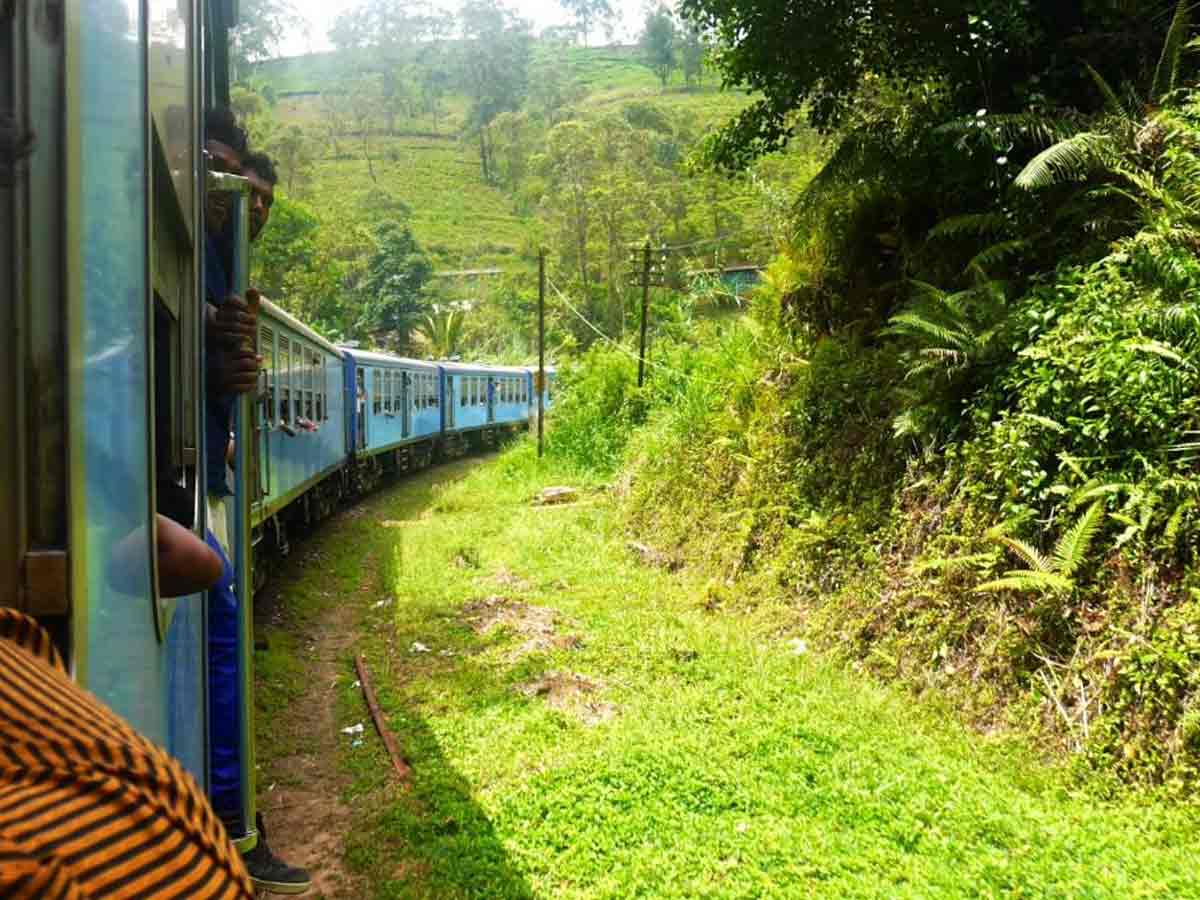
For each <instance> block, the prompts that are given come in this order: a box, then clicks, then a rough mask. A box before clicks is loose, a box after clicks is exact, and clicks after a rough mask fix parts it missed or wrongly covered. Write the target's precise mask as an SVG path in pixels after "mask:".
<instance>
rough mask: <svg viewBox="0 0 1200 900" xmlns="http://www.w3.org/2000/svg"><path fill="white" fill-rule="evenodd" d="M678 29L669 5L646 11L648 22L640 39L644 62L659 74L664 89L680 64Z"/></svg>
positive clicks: (639, 44)
mask: <svg viewBox="0 0 1200 900" xmlns="http://www.w3.org/2000/svg"><path fill="white" fill-rule="evenodd" d="M676 31H677V29H676V27H675V16H673V15H672V14H671V11H670V10H669V9H667V7H665V6H659V7H658V8H657V9H652V10H650V11H649V12H647V13H646V24H645V27H644V28H643V29H642V36H641V37H640V38H639V39H638V48H639V50H640V51H641V59H642V63H643V64H644V65H646V66H648V67H649V68H650V69H651V71H653V72H654V74H655V75H657V76H658V80H659V81H661V82H662V86H663V90H666V88H667V82H668V81H670V80H671V73H672V72H674V71H675V67H676V65H677V64H678V57H677V52H676V51H677V48H676V46H675V45H676V39H677V34H676Z"/></svg>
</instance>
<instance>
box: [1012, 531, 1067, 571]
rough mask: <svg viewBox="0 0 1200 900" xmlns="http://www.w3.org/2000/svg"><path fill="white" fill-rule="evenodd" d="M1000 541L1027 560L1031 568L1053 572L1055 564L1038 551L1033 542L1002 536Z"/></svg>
mask: <svg viewBox="0 0 1200 900" xmlns="http://www.w3.org/2000/svg"><path fill="white" fill-rule="evenodd" d="M1000 543H1002V544H1003V545H1004V546H1005V547H1007V548H1008V549H1009V550H1011V551H1012V552H1013V553H1015V554H1016V555H1017V556H1019V557H1020V558H1021V559H1023V560H1024V561H1025V564H1026V565H1028V566H1029V567H1030V568H1031V569H1034V570H1035V571H1038V572H1053V571H1054V564H1053V562H1051V561H1050V560H1049V559H1047V558H1046V557H1044V556H1042V554H1041V553H1039V552H1038V550H1037V548H1036V547H1034V546H1033V545H1032V544H1028V543H1026V542H1025V541H1023V540H1021V539H1020V538H1012V537H1006V538H1001V539H1000Z"/></svg>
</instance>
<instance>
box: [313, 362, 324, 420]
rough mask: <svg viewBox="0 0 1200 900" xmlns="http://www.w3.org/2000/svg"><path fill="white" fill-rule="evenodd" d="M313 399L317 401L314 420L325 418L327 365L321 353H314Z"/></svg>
mask: <svg viewBox="0 0 1200 900" xmlns="http://www.w3.org/2000/svg"><path fill="white" fill-rule="evenodd" d="M313 401H314V402H315V403H316V410H315V412H316V417H315V418H314V419H313V421H314V422H320V421H322V420H323V419H324V418H325V366H324V360H322V359H321V354H320V353H314V354H313Z"/></svg>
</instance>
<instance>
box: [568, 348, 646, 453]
mask: <svg viewBox="0 0 1200 900" xmlns="http://www.w3.org/2000/svg"><path fill="white" fill-rule="evenodd" d="M644 413H645V406H644V402H643V401H642V400H641V398H640V396H639V395H638V394H637V361H636V359H631V358H630V357H629V356H628V355H627V354H626V353H624V352H622V351H621V350H619V349H615V348H612V347H609V346H607V345H604V344H594V345H593V346H592V347H591V348H590V349H589V350H588V351H587V352H586V353H585V354H584V355H583V356H582V357H580V358H579V359H577V360H574V361H571V362H569V363H567V364H565V365H563V366H562V367H561V368H560V369H559V372H558V397H557V399H556V401H555V406H554V415H553V417H552V418H551V419H550V420H549V421H550V422H552V427H551V428H550V430H549V432H548V435H547V438H546V450H547V453H549V454H551V455H553V456H557V457H559V458H561V459H565V460H569V461H570V462H572V463H575V464H577V465H582V466H589V467H592V468H594V469H597V470H599V471H602V472H611V471H613V470H614V469H615V468H616V466H617V463H618V462H619V461H620V459H621V454H622V452H623V451H624V449H625V444H626V442H627V441H628V440H629V436H630V433H631V431H632V429H633V427H634V425H635V424H636V423H638V422H640V421H641V420H642V419H643V418H644Z"/></svg>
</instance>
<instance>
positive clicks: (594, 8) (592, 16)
mask: <svg viewBox="0 0 1200 900" xmlns="http://www.w3.org/2000/svg"><path fill="white" fill-rule="evenodd" d="M558 5H559V6H561V7H562V8H563V9H565V10H566V11H567V12H569V13H570V14H571V15H572V16H574V17H575V29H576V31H578V33H579V36H580V37H581V38H583V46H585V47H586V46H588V41H589V38H590V36H591V33H592V31H593V30H594V29H595V28H596V26H598V25H599V26H601V27H603V28H604V29H605V31H607V32H609V33H611V31H612V21H613V18H614V16H615V15H616V14H615V13H614V12H613V8H612V3H610V2H609V0H558Z"/></svg>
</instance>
